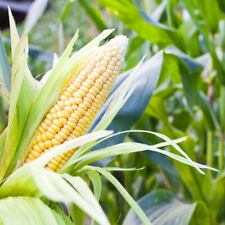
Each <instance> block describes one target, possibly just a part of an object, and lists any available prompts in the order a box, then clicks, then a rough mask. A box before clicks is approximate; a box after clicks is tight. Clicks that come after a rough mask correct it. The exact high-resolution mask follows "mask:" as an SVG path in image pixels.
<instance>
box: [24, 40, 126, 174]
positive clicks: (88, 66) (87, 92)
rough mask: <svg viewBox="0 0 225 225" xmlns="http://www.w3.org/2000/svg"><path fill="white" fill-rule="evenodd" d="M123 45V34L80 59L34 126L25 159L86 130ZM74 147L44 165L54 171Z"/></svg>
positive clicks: (107, 89)
mask: <svg viewBox="0 0 225 225" xmlns="http://www.w3.org/2000/svg"><path fill="white" fill-rule="evenodd" d="M126 47H127V38H126V37H124V36H117V37H116V38H114V39H112V40H111V41H109V42H108V43H106V44H105V45H103V46H101V47H99V48H98V49H97V50H96V51H95V52H93V53H92V54H91V55H90V56H89V57H87V59H85V60H84V62H83V63H82V65H81V66H80V67H79V68H78V69H77V70H76V72H75V74H74V75H73V76H72V78H71V79H70V80H69V81H67V83H66V84H65V86H64V88H63V89H62V91H61V92H60V94H59V97H58V99H57V102H56V104H55V105H53V106H52V107H51V109H50V110H49V112H48V113H47V114H46V115H45V117H44V119H43V121H42V123H41V124H40V126H39V128H38V129H37V133H36V135H35V138H34V141H33V143H32V144H31V146H30V149H29V152H28V155H27V156H26V159H25V162H26V163H28V162H31V161H32V160H34V159H36V158H38V157H39V156H40V155H42V154H43V153H45V152H46V151H49V150H50V149H51V148H52V147H54V146H56V145H59V144H62V143H63V142H65V141H68V140H71V139H74V138H76V137H79V136H82V135H84V134H85V133H86V132H87V130H88V128H89V127H90V125H91V123H92V121H93V120H94V118H95V116H96V114H97V112H98V111H99V109H100V108H101V106H102V104H103V103H104V101H105V99H106V98H107V96H108V94H109V92H110V90H111V88H112V86H113V84H114V81H115V79H116V76H117V75H118V73H119V70H120V67H121V64H122V62H123V57H124V52H125V49H126ZM74 151H75V149H73V150H71V151H68V152H66V153H64V154H61V155H58V156H57V157H55V158H54V159H53V160H51V161H50V162H49V163H48V165H47V168H49V169H51V170H53V171H58V170H59V169H60V168H61V167H62V166H63V165H64V164H65V162H67V161H68V159H69V158H70V157H71V156H72V154H73V153H74Z"/></svg>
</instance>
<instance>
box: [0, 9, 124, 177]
mask: <svg viewBox="0 0 225 225" xmlns="http://www.w3.org/2000/svg"><path fill="white" fill-rule="evenodd" d="M9 16H10V24H11V36H12V55H13V62H12V91H11V94H10V95H11V96H10V109H9V121H8V127H7V131H6V133H7V135H6V140H7V141H6V145H5V146H4V148H3V149H2V150H1V151H2V152H4V153H3V158H2V160H1V164H0V177H1V179H3V178H4V177H5V176H8V175H9V174H10V172H11V171H12V170H13V169H15V168H17V167H19V166H20V165H21V164H22V163H23V161H24V159H25V157H26V155H27V153H28V151H29V148H30V143H31V142H32V139H33V137H34V135H35V133H36V130H37V128H38V126H39V124H40V123H41V121H42V120H43V118H44V116H45V115H46V113H47V112H48V110H49V109H50V107H51V106H52V105H53V104H55V103H56V101H57V98H58V96H59V93H60V92H61V91H62V89H63V88H64V87H66V84H69V81H71V79H74V78H72V77H73V76H74V75H77V73H78V72H77V70H78V69H79V67H80V66H82V64H83V63H84V61H85V59H86V60H87V58H88V57H89V58H90V57H94V55H95V54H96V52H98V51H100V50H104V49H103V48H101V47H100V48H99V47H98V45H99V43H100V41H102V40H103V39H104V38H105V37H107V36H108V35H109V34H110V33H111V32H112V30H106V31H103V32H102V33H101V34H100V35H99V36H98V37H97V38H96V39H94V40H93V41H91V42H90V43H89V44H87V45H86V46H85V47H83V48H82V49H81V50H79V51H78V52H77V53H75V54H74V55H73V56H71V57H70V54H71V52H72V50H73V45H74V43H75V41H76V40H77V37H78V34H77V33H76V34H75V36H74V38H73V39H72V40H71V42H70V44H69V45H68V47H67V48H66V50H65V52H64V53H63V55H62V56H61V57H60V59H59V60H58V62H57V64H56V65H54V67H53V68H52V69H51V70H50V71H49V72H48V73H47V76H48V77H47V79H46V78H45V77H44V78H43V80H46V81H45V82H44V85H43V82H40V83H39V82H37V81H35V80H34V79H33V77H32V75H31V73H30V71H29V68H28V66H27V58H28V43H27V36H26V35H24V36H23V37H22V38H21V39H19V35H18V33H17V30H16V27H15V23H14V21H13V18H12V15H11V13H9ZM111 43H112V42H111ZM107 46H108V47H109V48H110V43H108V45H107ZM111 47H112V46H111ZM123 51H124V50H123ZM113 54H114V53H113ZM121 57H122V56H121ZM113 60H114V59H113ZM83 65H84V64H83ZM111 66H112V65H111ZM119 67H120V65H115V68H117V69H116V70H118V69H119ZM101 69H102V68H101ZM112 73H114V75H115V71H113V72H112ZM117 73H118V72H117ZM114 75H113V76H111V77H110V81H109V82H111V83H113V79H115V77H114ZM81 76H82V75H80V77H81ZM96 79H98V78H97V76H96ZM107 82H108V81H107ZM107 82H106V83H107ZM109 82H108V83H107V84H104V85H105V86H106V85H108V87H107V88H105V91H104V92H102V93H104V94H102V95H105V96H104V97H103V98H105V97H106V93H107V92H109V90H110V85H109ZM100 83H101V79H99V81H98V82H97V85H100ZM82 88H84V87H82ZM77 93H78V92H77ZM76 101H78V99H77V100H76ZM95 101H96V102H95V107H94V108H96V107H100V102H98V101H102V100H101V98H100V97H98V98H96V99H95ZM97 105H98V106H97ZM74 107H75V106H74ZM81 107H83V105H81ZM80 110H82V109H80ZM93 116H94V115H93ZM61 121H62V120H61Z"/></svg>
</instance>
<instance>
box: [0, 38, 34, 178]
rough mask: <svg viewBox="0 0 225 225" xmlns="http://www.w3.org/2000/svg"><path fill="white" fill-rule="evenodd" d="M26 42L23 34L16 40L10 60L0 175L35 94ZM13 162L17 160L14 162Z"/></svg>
mask: <svg viewBox="0 0 225 225" xmlns="http://www.w3.org/2000/svg"><path fill="white" fill-rule="evenodd" d="M27 59H28V42H27V36H26V35H24V36H23V37H22V38H21V39H20V41H19V42H18V44H17V46H16V49H15V52H14V55H13V60H12V89H11V94H10V108H9V119H8V128H7V141H6V146H5V149H4V155H3V159H2V162H1V165H0V177H1V178H3V177H4V175H5V172H6V170H7V168H8V166H9V164H10V163H11V161H15V160H14V159H13V157H14V154H15V152H16V148H17V146H18V143H19V140H20V137H21V135H22V133H23V130H24V127H25V124H26V121H27V117H28V115H29V112H30V108H31V105H32V102H33V97H34V94H35V81H34V79H33V77H32V75H31V73H30V71H29V68H28V65H27ZM14 163H15V164H16V163H17V162H14Z"/></svg>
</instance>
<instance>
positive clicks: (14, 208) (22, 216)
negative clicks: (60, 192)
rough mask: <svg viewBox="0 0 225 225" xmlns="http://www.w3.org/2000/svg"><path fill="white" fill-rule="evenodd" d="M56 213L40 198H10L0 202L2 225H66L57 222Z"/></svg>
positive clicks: (0, 222)
mask: <svg viewBox="0 0 225 225" xmlns="http://www.w3.org/2000/svg"><path fill="white" fill-rule="evenodd" d="M55 213H56V212H54V211H53V210H52V209H50V208H49V207H48V206H47V205H45V204H44V203H43V202H42V201H41V200H40V199H38V198H32V197H9V198H6V199H2V200H0V224H4V225H12V224H16V225H40V224H42V225H57V224H60V225H64V224H66V223H59V222H57V221H59V220H58V219H57V220H56V218H55ZM58 216H60V215H59V214H58ZM60 222H62V220H61V221H60Z"/></svg>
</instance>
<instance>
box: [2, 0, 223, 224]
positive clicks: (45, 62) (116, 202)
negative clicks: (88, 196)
mask: <svg viewBox="0 0 225 225" xmlns="http://www.w3.org/2000/svg"><path fill="white" fill-rule="evenodd" d="M2 2H8V3H7V4H8V5H10V4H12V2H9V1H2ZM36 2H38V1H36ZM39 2H40V3H39V4H41V5H42V6H44V7H43V8H42V7H40V6H41V5H36V8H35V10H33V11H32V13H30V14H29V12H30V11H31V7H30V6H31V4H28V6H26V7H27V8H26V7H25V5H20V4H24V3H23V2H22V1H18V2H17V4H16V5H17V7H16V6H15V4H14V5H13V7H14V8H13V7H12V5H11V8H12V10H13V12H14V13H15V14H14V15H16V12H17V13H18V7H19V5H20V6H22V8H23V10H22V11H23V12H22V14H24V16H25V15H26V14H27V13H28V14H27V16H26V17H25V20H23V21H20V20H21V19H22V18H23V16H22V18H21V15H20V16H19V18H18V21H20V23H19V24H18V29H19V31H20V33H23V32H24V30H27V29H29V44H30V52H29V53H30V59H29V60H30V69H31V71H32V73H33V74H34V76H35V77H37V79H40V78H41V76H42V74H43V73H44V72H45V71H46V70H48V69H49V68H50V66H51V64H52V59H53V53H56V54H58V55H60V54H61V53H62V52H63V50H64V48H65V46H66V45H67V43H68V42H69V40H70V39H71V38H72V36H73V34H74V32H75V31H76V30H77V29H78V28H79V30H80V36H79V39H78V41H77V43H76V49H79V48H80V47H81V46H83V45H84V44H86V43H87V42H89V41H90V40H92V39H93V38H94V37H95V36H97V34H99V33H100V32H101V31H102V30H104V29H107V28H115V32H114V33H113V35H117V34H124V35H126V36H127V37H128V38H129V40H130V41H129V49H128V52H127V55H126V60H125V66H124V68H123V70H124V71H125V70H128V69H130V68H132V67H133V66H135V65H136V64H137V63H138V62H139V61H140V60H141V58H142V57H143V55H145V57H146V60H147V59H148V58H151V57H152V56H154V55H156V54H157V53H158V52H160V51H161V50H162V51H163V63H162V65H161V68H160V78H159V81H158V84H157V87H156V89H155V91H154V95H153V96H152V98H151V101H150V102H149V104H148V106H147V108H146V110H145V112H144V114H143V115H142V117H141V118H140V120H139V121H138V122H137V123H136V124H135V125H134V126H133V128H134V129H142V130H150V131H156V132H160V133H162V134H165V135H167V136H168V137H169V138H171V139H175V138H179V137H183V136H190V138H189V140H188V141H186V142H185V143H183V144H182V145H181V148H182V149H183V150H184V151H185V152H186V153H187V154H188V155H189V156H190V157H191V159H192V160H194V161H197V162H199V163H202V164H206V165H208V166H210V167H214V168H217V169H218V170H219V172H218V173H216V172H210V171H206V174H205V175H202V174H199V173H198V171H196V170H195V169H193V168H191V167H189V166H186V165H183V164H181V163H180V162H175V161H173V160H169V159H167V158H166V157H163V156H161V155H159V154H156V153H154V154H153V153H147V152H146V153H135V154H131V155H126V156H120V157H117V158H116V159H114V160H113V161H112V162H111V163H110V165H111V166H119V167H124V168H133V167H135V168H142V167H144V168H143V169H142V170H137V171H127V172H115V174H114V175H115V176H116V177H117V178H118V179H119V181H120V182H121V183H122V184H123V185H124V186H125V187H126V189H127V190H128V191H129V193H130V194H131V195H132V196H133V197H134V199H136V200H138V199H141V198H142V200H141V201H140V202H139V203H140V205H141V206H142V207H143V208H144V210H145V211H146V213H147V214H148V215H149V216H150V218H151V220H152V222H153V224H171V225H172V224H174V225H175V224H182V225H183V224H191V225H192V224H193V225H194V224H199V225H208V224H215V225H216V224H218V225H222V224H223V225H224V224H225V166H224V163H225V143H224V142H225V136H224V132H225V54H224V49H225V1H224V0H164V1H160V0H77V1H66V0H64V1H56V0H55V1H53V0H52V1H39ZM13 3H15V2H13ZM1 4H2V5H1ZM43 4H44V5H43ZM0 7H1V11H0V14H1V16H3V15H4V14H5V12H6V11H5V5H4V4H3V3H1V2H0ZM26 9H27V10H26ZM20 13H21V11H20ZM15 18H16V16H15ZM5 20H8V17H7V14H6V16H5V17H1V23H2V24H3V23H4V24H6V22H5ZM5 26H6V25H5ZM5 26H4V29H3V25H1V27H2V37H3V41H4V44H5V47H6V49H7V51H8V53H9V51H10V42H9V30H8V29H7V28H6V27H5ZM9 55H10V54H8V56H9ZM9 60H10V58H9ZM1 119H2V120H4V118H1ZM131 139H132V140H135V141H138V142H141V143H148V144H155V143H157V142H158V141H159V139H158V138H156V137H155V136H150V135H149V134H148V135H147V134H130V135H129V136H128V137H126V140H131ZM170 150H171V151H172V152H173V151H174V150H173V149H170ZM143 197H144V198H143ZM101 204H102V206H103V208H104V209H105V211H106V213H107V215H108V216H109V219H110V222H111V223H112V224H122V223H123V224H125V225H126V224H128V223H129V224H141V223H140V221H138V219H137V218H136V217H135V216H134V214H133V213H132V211H130V212H129V214H128V215H127V213H128V210H129V207H128V205H127V204H126V203H125V201H124V200H123V199H122V197H121V196H120V194H119V193H118V192H116V191H115V190H114V189H113V187H112V186H111V185H110V184H109V183H106V185H104V189H103V195H102V196H101ZM125 217H126V218H125ZM124 219H125V220H124ZM122 221H124V222H122Z"/></svg>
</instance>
